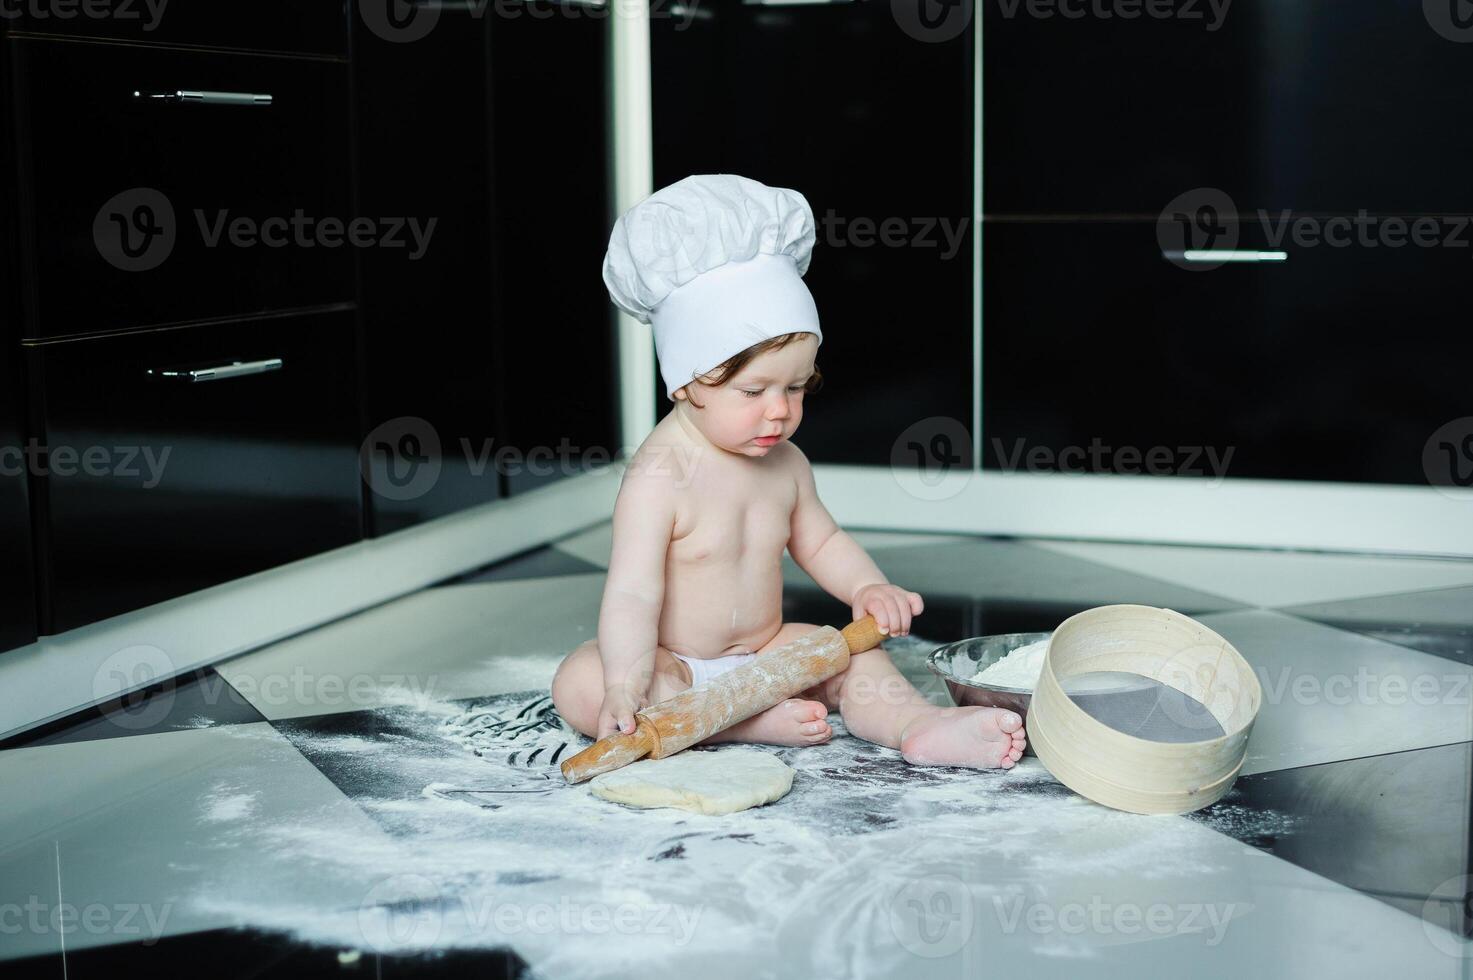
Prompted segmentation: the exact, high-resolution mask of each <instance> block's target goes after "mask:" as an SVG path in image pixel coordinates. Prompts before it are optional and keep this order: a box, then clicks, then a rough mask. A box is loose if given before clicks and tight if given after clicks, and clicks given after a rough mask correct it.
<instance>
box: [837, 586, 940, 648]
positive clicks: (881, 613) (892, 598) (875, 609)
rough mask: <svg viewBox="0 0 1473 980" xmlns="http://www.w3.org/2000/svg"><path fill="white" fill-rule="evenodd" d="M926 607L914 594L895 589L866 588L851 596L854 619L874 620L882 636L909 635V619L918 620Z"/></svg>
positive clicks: (891, 587) (887, 587)
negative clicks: (869, 617)
mask: <svg viewBox="0 0 1473 980" xmlns="http://www.w3.org/2000/svg"><path fill="white" fill-rule="evenodd" d="M924 608H925V606H924V604H923V603H922V602H921V597H920V596H919V595H918V594H917V593H915V592H907V591H906V590H905V589H902V588H901V587H900V586H898V585H889V584H875V585H866V586H865V587H864V588H862V589H860V590H859V591H858V592H856V593H854V610H853V612H854V618H855V619H863V618H864V617H865V616H873V617H875V623H876V625H878V626H879V627H880V632H881V633H889V634H890V635H891V636H904V635H906V634H907V633H909V632H910V618H911V617H912V616H919V615H920V614H921V610H922V609H924Z"/></svg>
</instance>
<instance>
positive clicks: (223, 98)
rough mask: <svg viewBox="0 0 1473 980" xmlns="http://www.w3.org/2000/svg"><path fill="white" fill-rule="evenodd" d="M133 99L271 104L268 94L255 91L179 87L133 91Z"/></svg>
mask: <svg viewBox="0 0 1473 980" xmlns="http://www.w3.org/2000/svg"><path fill="white" fill-rule="evenodd" d="M133 98H135V99H157V100H159V101H160V102H169V103H175V102H193V103H196V104H198V105H246V106H252V105H253V106H268V105H270V104H271V96H270V95H269V94H257V93H255V92H207V91H189V90H186V89H179V90H178V91H174V92H140V91H134V93H133Z"/></svg>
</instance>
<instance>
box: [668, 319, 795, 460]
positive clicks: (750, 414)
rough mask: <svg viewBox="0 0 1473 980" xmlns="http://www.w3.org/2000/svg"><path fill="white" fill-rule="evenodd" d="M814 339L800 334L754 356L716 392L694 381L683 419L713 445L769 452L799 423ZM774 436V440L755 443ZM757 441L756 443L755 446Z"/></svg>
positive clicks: (753, 452)
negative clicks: (693, 395) (694, 391)
mask: <svg viewBox="0 0 1473 980" xmlns="http://www.w3.org/2000/svg"><path fill="white" fill-rule="evenodd" d="M817 355H818V338H817V337H815V336H813V335H812V334H805V335H804V336H802V337H800V338H799V339H797V340H795V341H793V342H792V343H790V344H788V345H787V346H786V347H783V348H782V349H781V350H770V351H767V352H766V353H764V354H759V355H758V356H757V357H754V358H753V359H752V360H751V361H750V362H748V364H747V366H746V367H744V368H742V369H741V371H739V372H737V374H736V375H735V376H733V377H731V378H729V379H727V381H726V383H725V384H722V385H721V386H720V387H717V388H708V387H706V386H704V385H701V384H699V383H698V382H693V383H692V384H693V386H694V387H696V388H698V389H699V390H698V392H697V394H696V400H697V401H699V402H700V403H701V404H702V405H704V406H705V408H704V409H700V408H696V407H695V406H694V405H693V404H689V400H688V399H686V398H685V389H681V390H680V391H677V392H676V393H675V397H676V398H677V399H682V400H686V401H687V403H688V408H689V418H691V419H692V420H693V421H695V423H696V424H697V425H698V426H699V427H700V429H701V432H702V433H703V434H705V436H706V438H708V439H710V440H711V441H712V442H713V443H715V444H716V445H718V446H720V447H721V448H723V449H725V450H727V451H728V452H733V453H739V454H741V455H743V456H766V455H767V454H768V453H769V452H771V451H772V447H773V446H775V445H777V444H778V443H779V442H782V441H783V440H784V439H789V438H792V435H793V433H794V432H796V431H797V430H798V423H799V422H801V421H803V394H804V392H803V384H804V382H806V381H807V380H808V378H809V376H811V375H812V374H813V368H814V362H815V359H816V358H817ZM772 435H776V436H777V438H776V439H761V437H763V436H772ZM759 440H760V441H759Z"/></svg>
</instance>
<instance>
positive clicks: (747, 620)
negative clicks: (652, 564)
mask: <svg viewBox="0 0 1473 980" xmlns="http://www.w3.org/2000/svg"><path fill="white" fill-rule="evenodd" d="M782 605H783V576H782V565H781V563H780V560H779V561H772V560H765V561H756V560H746V561H743V560H738V561H736V562H732V563H728V564H721V565H709V564H692V563H679V562H672V563H671V564H670V565H669V566H668V567H667V568H666V573H665V603H664V607H663V608H662V609H661V612H660V640H659V642H660V645H661V646H663V647H664V648H665V649H667V650H672V651H674V652H675V653H679V654H684V655H685V656H688V657H698V658H701V659H711V658H714V657H722V656H727V655H729V654H734V653H748V652H750V653H755V652H757V651H758V650H760V649H762V647H764V646H766V645H767V642H768V641H769V640H771V639H772V638H773V637H774V636H776V635H777V632H778V630H779V629H781V628H782V624H783V623H782V612H783V610H782Z"/></svg>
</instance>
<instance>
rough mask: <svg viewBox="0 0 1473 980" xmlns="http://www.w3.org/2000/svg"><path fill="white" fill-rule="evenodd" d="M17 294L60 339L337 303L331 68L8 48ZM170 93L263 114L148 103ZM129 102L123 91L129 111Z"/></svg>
mask: <svg viewBox="0 0 1473 980" xmlns="http://www.w3.org/2000/svg"><path fill="white" fill-rule="evenodd" d="M7 43H8V44H9V48H10V55H11V61H12V63H13V65H14V71H15V91H16V100H17V124H18V138H17V146H18V168H19V175H20V180H21V183H22V186H24V187H27V188H28V192H27V193H25V194H24V195H23V196H22V199H21V200H22V205H23V206H22V209H21V218H22V227H23V232H22V234H23V235H24V236H26V245H27V246H28V247H27V248H25V250H24V252H23V256H24V259H25V264H24V266H23V269H24V272H25V283H26V285H27V288H28V303H27V317H26V323H25V326H24V328H23V329H24V335H25V336H27V337H32V338H42V337H61V336H69V335H78V334H87V333H96V332H102V331H108V330H118V329H129V328H135V327H143V326H154V325H162V324H169V323H181V322H193V321H199V320H204V319H210V318H223V317H232V316H242V315H249V314H255V313H260V312H264V311H267V310H280V309H291V308H305V307H312V306H320V305H326V304H330V303H336V302H344V301H351V300H352V299H353V298H354V297H353V288H354V284H353V266H352V256H351V254H350V251H351V246H349V245H348V244H346V241H345V229H344V227H343V226H344V222H345V218H346V217H347V216H348V214H349V210H350V209H349V203H350V184H349V181H348V179H347V176H346V175H347V171H348V164H349V160H350V156H349V145H348V117H347V105H348V89H347V83H348V77H347V66H346V65H345V64H344V63H342V62H340V61H333V60H323V59H312V58H299V57H298V58H293V57H266V56H261V55H254V54H244V53H222V52H208V53H206V52H200V51H186V50H175V49H166V48H155V47H146V46H142V45H111V44H98V43H91V42H76V41H62V40H54V39H37V38H12V39H11V40H9V41H8V42H7ZM181 88H186V89H208V90H218V91H223V92H232V93H241V94H255V95H261V96H267V95H269V96H270V97H271V103H270V104H269V105H252V106H246V105H214V104H209V105H200V104H190V103H171V102H167V101H164V100H159V99H154V98H150V97H149V95H150V94H151V93H153V94H157V93H161V92H169V91H175V90H178V89H181ZM135 93H139V94H137V95H135Z"/></svg>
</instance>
